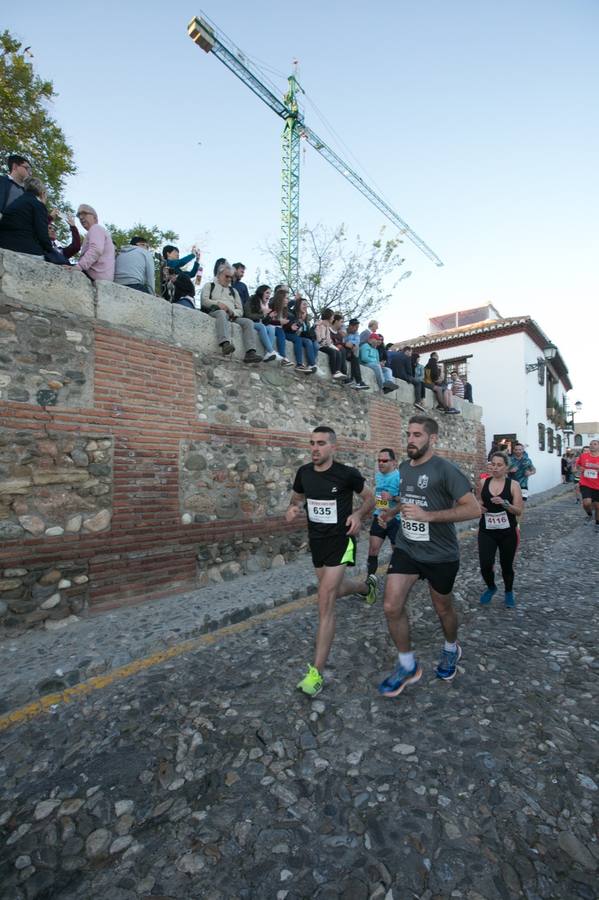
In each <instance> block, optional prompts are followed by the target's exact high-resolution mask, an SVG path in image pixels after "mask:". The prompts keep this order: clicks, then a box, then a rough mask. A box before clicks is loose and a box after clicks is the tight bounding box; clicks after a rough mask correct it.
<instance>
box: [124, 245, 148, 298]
mask: <svg viewBox="0 0 599 900" xmlns="http://www.w3.org/2000/svg"><path fill="white" fill-rule="evenodd" d="M114 280H115V281H116V283H117V284H125V285H127V284H143V285H144V286H145V287H147V289H148V291H149V292H150V294H153V293H155V291H154V259H153V257H152V254H151V253H150V251H149V250H144V248H143V247H137V246H135V245H132V244H127V245H126V246H125V247H122V248H121V250H120V252H119V255H118V256H117V258H116V265H115V272H114Z"/></svg>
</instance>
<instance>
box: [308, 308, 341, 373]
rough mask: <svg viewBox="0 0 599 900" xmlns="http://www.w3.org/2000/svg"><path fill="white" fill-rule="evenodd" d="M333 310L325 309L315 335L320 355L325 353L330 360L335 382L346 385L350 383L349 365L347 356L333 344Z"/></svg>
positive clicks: (316, 326)
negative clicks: (348, 375) (346, 359)
mask: <svg viewBox="0 0 599 900" xmlns="http://www.w3.org/2000/svg"><path fill="white" fill-rule="evenodd" d="M333 315H334V313H333V310H332V309H323V311H322V312H321V314H320V319H319V320H318V322H316V324H315V325H314V334H315V335H316V340H317V341H318V349H319V351H320V353H324V354H325V356H327V357H328V360H329V369H330V370H331V375H332V376H333V378H334V380H335V381H340V382H343V384H345V383H346V382H348V381H349V378H348V377H347V374H346V373H347V363H346V361H345V356H344V354H343V353H342V352H341V350H339V349H338V348H337V347H335V344H334V343H333V336H332V334H331V322H332V321H333Z"/></svg>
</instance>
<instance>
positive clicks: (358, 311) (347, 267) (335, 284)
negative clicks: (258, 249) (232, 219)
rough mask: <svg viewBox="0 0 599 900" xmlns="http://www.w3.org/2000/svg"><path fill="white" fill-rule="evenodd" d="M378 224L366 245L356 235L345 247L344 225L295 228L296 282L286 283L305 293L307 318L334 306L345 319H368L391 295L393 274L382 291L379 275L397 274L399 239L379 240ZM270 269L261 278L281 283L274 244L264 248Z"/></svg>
mask: <svg viewBox="0 0 599 900" xmlns="http://www.w3.org/2000/svg"><path fill="white" fill-rule="evenodd" d="M384 231H385V229H384V227H383V228H381V230H380V232H379V236H378V238H377V239H376V240H374V241H372V242H371V243H369V244H367V243H365V242H364V241H362V240H361V238H360V236H359V235H358V237H357V239H356V244H355V245H354V246H353V247H350V246H349V245H348V238H347V234H346V230H345V226H344V225H340V226H338V227H337V228H335V229H330V228H327V227H326V226H324V225H316V226H315V227H314V228H310V227H308V226H307V225H306V226H304V227H303V228H302V230H301V231H300V273H299V284H298V285H291V288H292V289H293V290H297V291H299V293H300V294H301V296H302V297H305V298H306V300H307V301H308V304H309V307H310V313H311V315H312V316H313V317H318V316H319V315H320V312H321V311H322V310H323V309H326V308H330V309H334V310H335V312H340V313H342V314H343V316H344V317H345V319H346V321H347V320H348V319H350V318H352V317H355V318H357V319H367V318H371V317H372V315H373V314H374V313H375V312H376V311H377V310H379V309H380V308H381V307H382V306H384V305H385V303H387V301H388V300H390V299H391V291H392V290H393V288H395V287H396V285H397V283H398V281H399V280H400V279H399V278H397V279H396V281H395V282H394V283H393V284H392V285H391V287H390V289H388V290H387V291H385V289H384V288H383V279H385V278H388V277H389V276H390V275H391V276H393V275H395V274H397V272H398V270H399V268H400V267H401V266H402V264H403V263H404V258H403V257H402V255H401V249H400V244H401V243H402V241H401V239H399V238H395V239H390V240H385V239H384ZM266 249H267V252H268V253H269V254H270V256H271V258H272V260H273V269H272V270H271V271H267V280H268V281H269V282H272V283H274V284H276V283H278V282H281V281H284V275H283V269H282V267H281V265H280V260H279V248H278V247H276V248H275V247H274V246H272V245H269V246H267V248H266Z"/></svg>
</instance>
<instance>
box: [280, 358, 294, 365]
mask: <svg viewBox="0 0 599 900" xmlns="http://www.w3.org/2000/svg"><path fill="white" fill-rule="evenodd" d="M281 365H282V366H292V365H293V363H292V362H291V360H290V359H287V357H286V356H283V357H282V358H281Z"/></svg>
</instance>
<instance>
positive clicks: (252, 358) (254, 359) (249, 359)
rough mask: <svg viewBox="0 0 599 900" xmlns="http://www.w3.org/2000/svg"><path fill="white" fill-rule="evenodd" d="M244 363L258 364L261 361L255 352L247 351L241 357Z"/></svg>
mask: <svg viewBox="0 0 599 900" xmlns="http://www.w3.org/2000/svg"><path fill="white" fill-rule="evenodd" d="M243 361H244V363H260V362H262V360H261V359H260V357H259V356H258V354H257V353H256V351H255V350H248V352H247V353H246V354H245V356H244V357H243Z"/></svg>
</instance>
